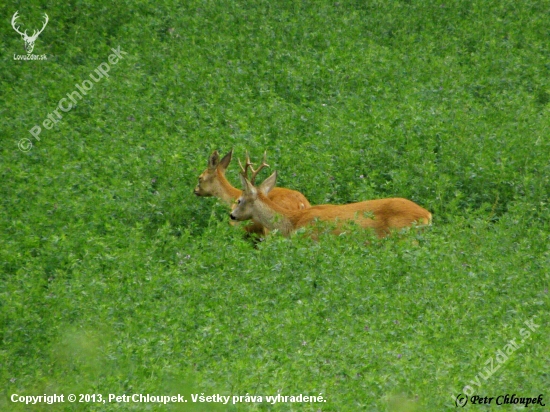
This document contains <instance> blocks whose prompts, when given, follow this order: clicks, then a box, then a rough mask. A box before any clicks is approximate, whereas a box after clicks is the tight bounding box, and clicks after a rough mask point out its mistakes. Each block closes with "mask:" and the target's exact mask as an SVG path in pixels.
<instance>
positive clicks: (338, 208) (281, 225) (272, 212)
mask: <svg viewBox="0 0 550 412" xmlns="http://www.w3.org/2000/svg"><path fill="white" fill-rule="evenodd" d="M276 177H277V175H276V172H274V173H273V175H271V176H270V177H268V178H267V179H266V180H265V181H264V182H263V183H262V185H260V187H259V188H256V187H254V186H253V185H252V184H251V183H250V182H249V181H248V180H247V179H245V178H244V177H241V180H242V181H243V185H244V187H245V190H244V191H243V195H242V196H241V197H240V198H239V204H238V206H237V207H236V208H235V209H234V210H233V212H232V213H231V217H232V218H233V219H235V220H246V219H249V218H252V219H254V221H257V222H260V223H261V224H262V225H264V226H265V227H267V228H268V229H270V230H274V229H278V230H279V231H280V232H281V233H282V234H283V235H285V236H288V235H289V234H290V233H292V232H293V231H295V230H296V229H298V228H300V227H303V226H306V225H309V224H311V223H313V222H314V221H315V220H321V221H326V222H336V224H337V225H341V224H342V223H344V222H347V221H353V222H355V223H357V224H358V225H360V226H362V227H364V228H372V229H374V230H375V232H376V234H377V235H378V236H379V237H384V236H386V235H388V234H389V233H390V231H391V229H402V228H405V227H410V226H412V225H414V224H415V223H418V224H420V225H429V224H431V220H432V214H431V213H430V212H428V211H427V210H426V209H424V208H422V207H420V206H419V205H417V204H416V203H414V202H412V201H410V200H407V199H402V198H388V199H378V200H367V201H364V202H357V203H350V204H347V205H318V206H312V207H310V208H308V209H303V210H288V209H285V208H284V207H282V206H281V205H279V204H276V203H274V202H273V201H271V199H270V198H269V195H267V196H266V194H269V193H270V189H271V188H272V187H273V186H274V185H275V181H276ZM336 232H338V230H337V231H336Z"/></svg>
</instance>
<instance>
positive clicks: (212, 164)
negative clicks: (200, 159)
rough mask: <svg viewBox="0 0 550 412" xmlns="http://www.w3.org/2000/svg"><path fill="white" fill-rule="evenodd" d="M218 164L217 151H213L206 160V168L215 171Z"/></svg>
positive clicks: (218, 156)
mask: <svg viewBox="0 0 550 412" xmlns="http://www.w3.org/2000/svg"><path fill="white" fill-rule="evenodd" d="M218 163H220V155H219V153H218V151H217V150H214V151H213V152H212V154H211V155H210V158H209V159H208V168H209V169H215V168H216V167H218Z"/></svg>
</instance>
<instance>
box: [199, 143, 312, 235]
mask: <svg viewBox="0 0 550 412" xmlns="http://www.w3.org/2000/svg"><path fill="white" fill-rule="evenodd" d="M232 156H233V150H231V151H230V152H229V153H227V154H226V155H225V156H224V157H223V159H221V160H220V155H219V154H218V151H217V150H215V151H214V152H213V153H212V155H211V156H210V158H209V159H208V167H207V168H206V170H205V171H204V172H202V173H201V175H200V176H199V183H198V184H197V186H196V187H195V190H194V193H195V195H197V196H215V197H217V198H219V199H221V200H222V201H224V202H225V203H227V204H228V205H230V206H231V207H232V208H234V207H235V203H234V202H235V200H237V199H238V198H239V197H240V196H241V194H242V191H241V190H239V189H237V188H235V187H233V186H232V185H231V183H229V181H228V180H227V179H226V177H225V170H226V169H227V167H228V166H229V163H230V162H231V157H232ZM265 161H266V154H265V153H264V159H263V162H262V164H261V165H260V166H259V168H258V169H257V170H254V169H253V168H252V163H250V157H249V156H248V153H247V154H246V167H247V169H248V168H250V169H251V170H252V177H251V179H250V181H251V182H253V183H254V181H255V178H256V176H257V175H258V173H259V172H260V170H262V169H263V168H264V167H269V166H268V165H267V164H266V162H265ZM272 189H273V190H271V191H270V193H269V195H268V197H269V199H270V200H271V201H272V202H273V203H275V204H277V205H280V206H281V207H284V208H285V209H289V210H297V209H306V208H308V207H310V206H311V205H310V204H309V201H308V200H307V199H306V197H305V196H304V195H303V194H301V193H300V192H297V191H295V190H291V189H285V188H282V187H274V188H272ZM252 220H253V222H254V223H253V224H252V225H250V226H247V227H246V228H245V230H246V231H247V232H249V233H263V234H267V230H265V229H264V226H262V225H261V224H259V223H258V222H257V221H255V220H254V219H252Z"/></svg>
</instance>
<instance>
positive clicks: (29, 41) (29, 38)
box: [11, 11, 49, 54]
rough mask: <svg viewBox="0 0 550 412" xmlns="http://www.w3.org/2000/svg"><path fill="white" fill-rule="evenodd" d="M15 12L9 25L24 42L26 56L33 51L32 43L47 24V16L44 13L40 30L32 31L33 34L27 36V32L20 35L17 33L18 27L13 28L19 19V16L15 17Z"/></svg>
mask: <svg viewBox="0 0 550 412" xmlns="http://www.w3.org/2000/svg"><path fill="white" fill-rule="evenodd" d="M17 13H18V12H17V11H16V12H15V14H14V15H13V17H12V19H11V25H12V27H13V29H14V30H15V31H16V32H17V33H19V34H20V35H21V37H22V38H23V41H24V42H25V50H26V51H27V53H28V54H31V53H32V51H33V49H34V42H35V41H36V39H37V38H38V36H39V35H40V33H42V32H43V31H44V28H45V27H46V25H47V24H48V20H49V19H48V15H47V14H46V13H44V17H45V20H44V25H43V26H42V28H41V29H40V30H38V31H37V30H34V31H33V33H32V36H28V35H27V30H25V31H24V32H23V33H21V31H19V26H15V23H16V22H15V21H16V20H17V19H18V18H19V16H18V15H17Z"/></svg>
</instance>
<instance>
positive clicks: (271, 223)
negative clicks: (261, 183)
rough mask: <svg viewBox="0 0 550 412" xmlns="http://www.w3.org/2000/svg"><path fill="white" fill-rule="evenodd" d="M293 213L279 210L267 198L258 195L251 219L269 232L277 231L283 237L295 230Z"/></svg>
mask: <svg viewBox="0 0 550 412" xmlns="http://www.w3.org/2000/svg"><path fill="white" fill-rule="evenodd" d="M293 217H294V212H293V211H289V210H286V209H283V208H281V207H280V206H278V205H277V204H276V203H274V202H272V201H271V200H270V199H268V198H267V196H264V195H263V194H262V193H258V199H257V200H256V208H255V209H254V215H253V216H252V218H253V219H254V220H255V221H257V222H259V223H261V224H262V225H263V226H265V227H266V228H268V229H269V230H278V231H279V232H281V233H282V234H283V235H284V236H288V235H290V233H292V231H293V230H294V228H295V224H294V220H295V219H293Z"/></svg>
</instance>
